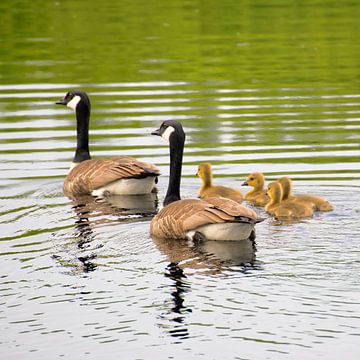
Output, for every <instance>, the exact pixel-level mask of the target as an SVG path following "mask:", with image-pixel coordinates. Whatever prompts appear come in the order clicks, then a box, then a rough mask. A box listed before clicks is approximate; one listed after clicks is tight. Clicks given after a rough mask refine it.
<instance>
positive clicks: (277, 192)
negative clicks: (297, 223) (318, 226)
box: [265, 181, 313, 219]
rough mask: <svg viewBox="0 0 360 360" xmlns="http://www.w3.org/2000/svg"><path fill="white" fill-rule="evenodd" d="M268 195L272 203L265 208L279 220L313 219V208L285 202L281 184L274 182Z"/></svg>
mask: <svg viewBox="0 0 360 360" xmlns="http://www.w3.org/2000/svg"><path fill="white" fill-rule="evenodd" d="M267 194H268V195H269V197H270V202H269V203H268V204H267V205H266V206H265V210H266V211H267V212H268V213H269V214H271V215H274V216H275V217H276V218H279V219H301V218H306V217H311V216H312V215H313V210H312V208H311V207H309V206H306V205H304V204H301V203H291V202H286V201H285V202H283V201H281V199H282V188H281V185H280V183H279V182H277V181H274V182H272V183H270V184H269V185H268V190H267Z"/></svg>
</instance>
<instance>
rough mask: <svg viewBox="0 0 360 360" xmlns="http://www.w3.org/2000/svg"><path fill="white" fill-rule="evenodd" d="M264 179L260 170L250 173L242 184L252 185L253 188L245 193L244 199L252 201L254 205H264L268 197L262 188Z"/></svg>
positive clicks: (268, 199)
mask: <svg viewBox="0 0 360 360" xmlns="http://www.w3.org/2000/svg"><path fill="white" fill-rule="evenodd" d="M264 185H265V179H264V175H263V174H262V173H261V172H254V173H252V174H250V175H249V176H248V177H247V178H246V181H245V182H243V183H242V186H252V187H253V189H252V190H250V191H249V192H247V193H246V194H245V200H248V201H251V202H253V203H254V204H255V205H259V206H265V205H266V204H267V203H268V202H269V201H270V198H269V196H268V195H266V190H265V189H264Z"/></svg>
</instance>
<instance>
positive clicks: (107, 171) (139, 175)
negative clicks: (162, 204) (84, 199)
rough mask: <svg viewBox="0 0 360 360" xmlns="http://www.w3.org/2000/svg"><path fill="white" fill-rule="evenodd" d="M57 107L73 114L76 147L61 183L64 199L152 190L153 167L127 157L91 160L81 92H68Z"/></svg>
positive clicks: (85, 99) (85, 103)
mask: <svg viewBox="0 0 360 360" xmlns="http://www.w3.org/2000/svg"><path fill="white" fill-rule="evenodd" d="M56 104H58V105H65V106H67V107H69V108H71V109H73V110H74V111H75V114H76V129H77V146H76V151H75V155H74V158H73V163H72V165H71V167H70V171H69V173H68V175H67V176H66V178H65V181H64V192H65V194H66V195H67V196H69V197H74V196H78V195H86V194H91V195H93V196H104V195H107V194H117V195H135V194H147V193H150V192H151V191H152V190H153V189H154V187H155V183H156V182H157V177H158V175H160V171H159V169H158V168H157V167H156V166H155V165H154V164H151V163H147V162H143V161H139V160H137V159H135V158H132V157H127V156H118V157H113V158H108V159H99V160H92V159H91V156H90V151H89V122H90V100H89V97H88V96H87V94H86V93H85V92H84V91H80V90H73V91H69V92H68V93H66V95H65V96H64V98H63V99H61V100H59V101H57V102H56Z"/></svg>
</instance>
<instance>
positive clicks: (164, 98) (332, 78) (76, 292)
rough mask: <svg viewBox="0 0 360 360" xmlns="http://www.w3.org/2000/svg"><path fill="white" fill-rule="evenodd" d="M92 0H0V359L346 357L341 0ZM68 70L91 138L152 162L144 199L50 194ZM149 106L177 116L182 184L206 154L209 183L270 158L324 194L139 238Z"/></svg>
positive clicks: (71, 138)
mask: <svg viewBox="0 0 360 360" xmlns="http://www.w3.org/2000/svg"><path fill="white" fill-rule="evenodd" d="M97 4H98V3H97V2H95V1H86V2H85V1H76V2H68V1H64V2H43V3H41V6H40V3H39V2H28V1H20V0H19V1H8V0H3V1H2V2H1V4H0V11H1V17H0V173H1V176H0V246H1V247H0V267H1V269H2V271H1V274H0V294H1V297H0V321H1V330H0V352H1V358H2V359H7V360H8V359H20V358H26V359H36V360H39V359H50V358H51V359H57V358H66V359H99V358H105V357H106V358H110V359H115V358H117V359H118V358H121V359H205V358H206V359H209V358H210V359H294V358H296V359H297V358H299V359H319V358H323V359H338V358H342V359H355V358H358V357H359V356H360V346H359V341H360V315H359V314H360V305H359V298H360V297H359V295H360V291H359V283H360V276H359V273H360V261H359V253H360V251H359V240H360V229H359V215H360V206H359V201H360V192H359V190H360V161H359V158H360V147H359V142H360V110H359V105H360V90H359V89H360V87H359V85H360V67H359V58H360V43H359V41H358V39H359V36H360V31H359V30H360V28H359V25H358V21H359V20H358V19H359V17H360V4H358V2H355V1H343V2H338V1H328V2H326V4H323V2H321V1H306V2H288V1H284V0H275V1H272V2H271V4H270V2H269V3H268V2H265V1H251V2H250V1H234V0H232V1H222V2H218V3H216V2H195V1H179V0H178V1H146V2H145V1H121V2H118V1H107V2H106V3H105V4H102V6H100V7H99V6H98V5H97ZM75 88H80V89H83V90H85V91H87V92H88V94H89V96H90V99H91V102H92V117H91V131H90V145H91V153H92V156H93V157H94V158H100V157H105V156H115V155H130V156H135V157H138V158H141V159H144V160H145V161H151V162H154V163H156V164H157V165H158V166H159V167H160V169H161V172H162V176H161V177H160V179H159V184H158V189H159V193H158V195H157V196H155V197H156V198H155V199H154V198H149V197H135V198H136V199H134V198H133V197H130V198H128V197H121V198H119V197H116V198H112V199H109V200H107V201H100V200H96V199H93V198H91V197H87V198H82V199H79V200H77V201H74V200H70V199H68V198H67V197H65V196H64V195H63V192H62V183H63V179H64V177H65V176H66V173H67V170H68V168H69V165H70V162H71V160H72V156H73V153H74V149H75V142H76V139H75V118H74V114H73V112H72V111H71V110H70V109H67V108H63V107H59V106H56V105H54V102H55V101H56V100H58V99H59V98H61V97H63V95H64V94H65V93H66V92H67V91H68V90H71V89H75ZM166 119H176V120H179V121H181V122H182V124H183V126H184V129H185V131H186V134H187V139H186V145H185V154H184V166H183V179H182V196H183V197H184V198H188V197H196V196H197V192H198V190H199V187H200V181H199V179H198V178H196V176H195V173H196V170H197V164H198V163H199V162H202V161H210V162H211V163H212V164H213V168H214V169H213V170H214V176H215V179H214V182H215V183H217V184H223V185H228V186H232V187H239V188H240V185H241V183H242V182H243V181H244V179H245V177H246V176H247V175H248V174H249V173H250V172H253V171H262V172H264V173H265V176H266V179H267V181H272V180H274V179H276V178H278V177H280V176H283V175H288V176H291V177H292V179H293V181H294V190H295V192H297V193H316V194H318V195H321V196H325V197H326V198H327V199H328V200H329V201H330V202H331V203H332V204H333V205H334V208H335V210H334V211H333V212H330V213H316V214H315V215H314V217H313V218H311V219H307V220H304V221H299V222H296V223H282V222H278V221H275V220H273V219H271V218H270V217H267V215H266V214H265V212H264V210H263V209H262V208H256V211H257V212H258V213H259V214H260V215H261V216H264V217H266V220H265V221H264V222H262V223H261V224H258V225H257V229H256V230H257V231H256V233H257V237H256V240H255V243H253V242H251V241H250V240H249V241H244V242H241V243H221V244H218V243H216V242H215V243H212V242H208V243H202V244H201V243H200V244H195V245H194V244H189V243H187V242H186V241H170V240H168V241H159V240H157V239H152V238H151V237H150V236H149V223H150V219H151V216H152V214H153V213H154V212H156V211H157V209H158V204H160V203H161V202H162V199H163V198H164V194H165V192H166V188H167V182H168V172H169V171H168V165H169V154H168V147H167V144H166V143H165V142H163V141H161V139H159V138H157V137H154V136H151V135H150V132H151V131H152V130H154V129H156V128H157V127H158V126H159V125H160V123H161V122H162V121H163V120H166ZM241 190H242V191H246V190H248V189H244V188H241ZM129 202H132V205H131V207H132V209H133V210H132V211H127V210H125V208H129V207H130V205H129ZM134 202H135V204H134ZM249 206H251V205H249ZM134 209H135V210H134Z"/></svg>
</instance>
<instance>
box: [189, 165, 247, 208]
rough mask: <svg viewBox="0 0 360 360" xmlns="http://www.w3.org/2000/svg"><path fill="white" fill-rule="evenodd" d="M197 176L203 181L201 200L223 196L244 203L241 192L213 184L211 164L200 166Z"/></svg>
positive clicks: (200, 192) (200, 193)
mask: <svg viewBox="0 0 360 360" xmlns="http://www.w3.org/2000/svg"><path fill="white" fill-rule="evenodd" d="M196 175H197V176H198V177H199V178H200V179H201V181H202V186H201V188H200V191H199V195H200V198H201V199H207V198H210V197H219V196H222V197H224V198H228V199H231V200H234V201H236V202H239V203H240V202H242V200H243V196H242V195H241V192H240V191H239V190H237V189H232V188H230V187H227V186H221V185H215V186H214V185H213V184H212V171H211V164H210V163H203V164H199V166H198V171H197V173H196Z"/></svg>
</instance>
